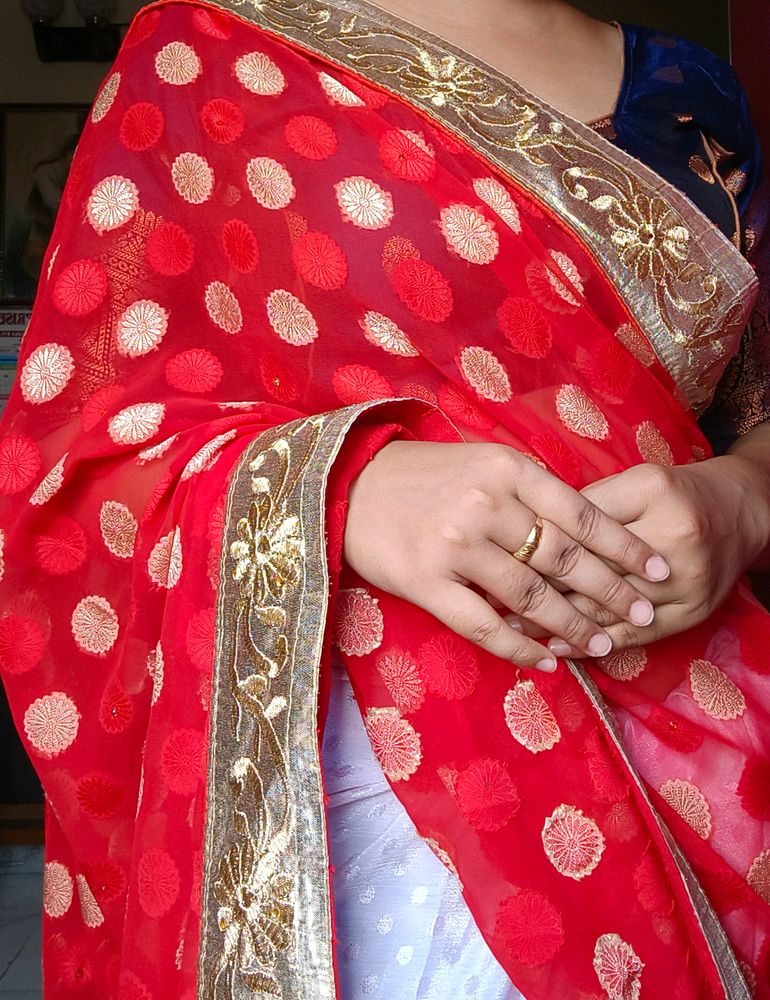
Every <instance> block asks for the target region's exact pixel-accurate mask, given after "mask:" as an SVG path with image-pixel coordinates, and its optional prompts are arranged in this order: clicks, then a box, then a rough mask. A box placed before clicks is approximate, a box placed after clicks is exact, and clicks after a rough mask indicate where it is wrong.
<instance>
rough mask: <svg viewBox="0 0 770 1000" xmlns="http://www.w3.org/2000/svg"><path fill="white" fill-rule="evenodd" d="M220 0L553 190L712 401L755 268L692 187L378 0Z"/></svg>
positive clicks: (564, 214)
mask: <svg viewBox="0 0 770 1000" xmlns="http://www.w3.org/2000/svg"><path fill="white" fill-rule="evenodd" d="M211 2H212V3H213V5H214V6H217V7H219V8H223V9H225V10H229V11H230V12H232V13H234V14H237V15H239V16H240V17H241V18H243V19H245V20H248V21H250V22H251V23H253V24H257V25H258V26H259V27H261V28H263V29H265V30H267V31H270V32H272V33H274V34H277V35H279V36H280V37H282V38H286V39H289V40H291V41H293V42H296V43H298V44H299V45H301V46H303V47H304V48H306V49H307V50H309V51H311V52H314V53H315V54H317V55H320V56H322V57H324V58H325V59H328V60H331V61H332V62H335V63H337V64H338V65H340V66H342V67H344V68H346V69H347V70H349V71H353V72H356V73H358V74H360V75H361V76H363V77H364V78H366V79H368V80H369V81H371V82H373V83H376V84H379V85H381V86H384V87H386V88H388V89H389V90H391V91H392V92H394V93H396V94H398V95H399V96H401V97H402V98H404V99H405V100H407V101H409V102H411V103H412V104H413V105H415V106H416V107H417V108H419V109H421V110H422V111H423V112H425V113H426V114H427V115H429V116H430V117H431V118H433V119H435V120H437V121H439V122H441V123H442V124H443V125H445V126H446V127H448V128H449V129H451V130H452V131H453V132H454V133H455V134H456V135H457V136H458V137H460V138H462V139H464V140H465V141H466V142H467V143H469V144H470V145H471V146H472V147H473V148H474V149H476V151H477V152H479V153H480V154H482V155H483V156H485V157H486V158H487V159H488V160H490V161H492V162H493V163H494V164H496V165H497V166H498V167H499V168H500V169H501V170H503V171H504V172H505V173H506V174H507V175H508V176H509V177H510V178H511V179H512V180H513V181H514V182H516V183H517V184H519V185H521V186H522V187H523V188H525V189H526V190H527V191H529V192H530V193H531V194H532V195H534V196H535V197H536V198H538V199H540V200H542V201H543V202H545V203H546V204H547V205H548V206H549V207H550V208H551V209H552V210H553V211H554V212H555V213H556V214H557V215H558V216H559V217H560V218H561V219H562V221H563V222H564V223H566V224H567V225H568V226H569V227H570V228H571V229H572V230H573V231H574V232H575V233H576V235H577V236H578V237H579V238H580V239H581V241H582V242H583V243H584V244H585V245H586V246H587V248H588V249H589V250H590V252H591V253H592V254H593V256H594V257H595V258H596V259H597V261H598V262H599V264H600V265H601V267H602V268H603V270H604V271H605V272H606V274H607V275H608V277H609V278H610V280H611V281H612V283H613V285H614V287H615V289H616V290H617V292H618V293H619V295H620V297H621V298H622V299H623V301H624V302H625V304H626V305H627V307H628V309H629V311H630V312H631V314H632V316H633V317H634V319H635V320H636V321H637V323H639V324H640V325H641V328H642V330H643V331H644V332H645V334H646V335H647V337H648V339H649V340H650V343H651V344H652V346H653V348H654V349H655V352H656V354H657V355H658V357H659V358H660V360H661V361H662V363H663V364H664V365H665V367H666V368H667V369H668V371H669V372H670V373H671V375H672V376H673V378H674V379H675V381H676V383H677V385H678V386H679V389H680V392H681V395H682V397H683V399H684V400H685V401H686V402H688V403H689V405H690V406H692V407H693V408H694V409H695V410H696V412H698V413H699V412H701V411H702V410H703V409H704V408H705V407H706V405H707V404H708V402H709V400H710V399H711V397H712V395H713V392H714V389H715V387H716V384H717V383H718V381H719V378H720V376H721V374H722V372H723V371H724V368H725V366H726V364H727V361H728V359H729V357H730V356H731V355H732V354H733V353H734V352H735V350H736V349H737V346H738V342H739V340H740V336H741V333H742V330H743V327H744V325H745V323H746V321H747V318H748V314H749V312H750V307H751V303H752V301H753V298H754V295H755V291H756V279H755V277H754V274H753V272H752V270H751V268H750V267H749V265H748V264H747V263H746V261H745V260H744V259H743V257H742V256H741V254H740V253H739V251H738V250H736V248H735V247H733V246H732V245H731V244H730V243H729V241H728V240H727V239H726V238H725V237H724V236H723V235H722V234H721V233H720V232H719V231H718V230H717V228H716V227H715V226H713V225H712V223H711V222H710V221H709V220H708V219H707V218H706V217H705V216H704V215H703V214H702V213H701V212H700V211H699V210H698V209H697V208H696V207H695V206H693V205H692V203H691V202H689V201H688V200H687V199H686V198H685V196H684V195H682V194H681V193H680V192H678V191H677V190H676V189H675V188H673V187H672V186H671V185H670V184H668V183H667V182H665V181H664V180H663V179H662V178H661V177H659V176H658V175H657V174H655V173H654V172H653V171H651V170H650V169H649V168H647V167H645V166H644V165H642V164H640V163H639V162H638V161H637V160H635V159H633V158H632V157H631V156H629V155H628V154H627V153H624V152H623V151H622V150H620V149H618V148H617V147H615V146H613V145H612V144H611V143H610V142H608V141H607V140H606V139H604V138H603V137H602V136H601V135H599V134H597V133H596V132H594V131H593V130H592V129H591V128H589V127H587V126H585V125H583V124H581V123H580V122H577V121H574V120H573V119H570V118H568V117H567V116H565V115H563V114H560V113H558V112H556V111H555V110H554V109H553V108H550V107H549V106H548V105H546V104H545V103H544V102H542V101H540V100H539V99H538V98H536V97H534V96H533V95H531V94H529V93H527V92H526V91H525V90H524V89H523V88H522V87H521V86H519V84H517V83H515V82H514V81H513V80H511V79H509V78H508V77H506V76H504V75H503V74H501V73H499V72H497V71H496V70H494V69H492V68H490V67H489V66H487V65H485V64H484V63H483V62H481V61H480V60H478V59H475V58H474V57H472V56H469V55H468V54H467V53H464V52H462V51H461V50H459V49H457V48H456V47H454V46H452V45H450V44H449V43H448V42H445V41H443V40H441V39H438V38H436V37H435V36H432V35H430V34H429V33H428V32H425V31H422V30H420V29H418V28H415V27H414V26H412V25H409V24H408V23H406V22H405V21H402V20H401V19H399V18H396V17H394V16H393V15H391V14H389V13H386V12H385V11H382V10H381V9H380V8H378V7H375V6H374V5H373V4H370V3H368V2H366V0H334V2H324V3H313V2H303V0H211Z"/></svg>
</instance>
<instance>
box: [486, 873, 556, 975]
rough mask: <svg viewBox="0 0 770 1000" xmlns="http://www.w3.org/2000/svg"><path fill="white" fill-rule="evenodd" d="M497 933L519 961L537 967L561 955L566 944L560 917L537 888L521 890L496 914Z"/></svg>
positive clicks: (513, 956)
mask: <svg viewBox="0 0 770 1000" xmlns="http://www.w3.org/2000/svg"><path fill="white" fill-rule="evenodd" d="M495 934H496V935H499V936H500V937H501V938H502V940H503V943H504V944H505V948H506V950H507V951H508V952H509V953H510V955H511V957H512V958H513V959H514V961H516V962H521V963H522V965H528V966H530V967H532V968H536V967H537V966H540V965H545V964H546V962H550V961H551V959H552V958H555V956H556V955H557V954H558V952H559V949H560V948H561V946H562V945H563V944H564V926H563V924H562V919H561V914H560V913H559V911H558V910H557V909H556V907H555V906H554V905H553V903H552V902H551V901H550V899H548V897H547V896H544V895H543V894H542V893H541V892H537V890H535V889H519V890H518V891H517V892H516V893H515V894H514V895H513V896H509V897H508V898H507V899H504V900H503V902H502V903H501V904H500V909H499V910H498V911H497V920H496V922H495Z"/></svg>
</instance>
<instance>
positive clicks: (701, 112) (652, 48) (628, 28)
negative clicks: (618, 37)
mask: <svg viewBox="0 0 770 1000" xmlns="http://www.w3.org/2000/svg"><path fill="white" fill-rule="evenodd" d="M621 27H622V29H623V33H624V35H625V41H626V46H625V52H626V92H625V101H624V110H625V111H626V113H627V114H629V115H632V116H634V117H635V118H645V117H651V118H656V117H659V116H660V115H661V114H664V115H670V116H673V117H674V118H675V119H676V120H677V121H678V122H679V123H681V127H682V128H684V129H688V128H695V129H698V130H700V131H701V132H703V133H704V134H705V135H707V136H708V137H709V138H710V139H711V140H713V142H714V143H715V144H716V145H717V146H718V147H719V150H721V154H723V155H724V156H728V155H729V156H731V157H735V158H736V159H737V164H741V165H744V166H743V169H744V170H746V169H747V168H748V169H749V172H752V171H754V170H756V169H757V168H758V162H759V143H758V141H757V137H756V134H755V132H754V129H753V127H752V124H751V116H750V113H749V108H748V103H747V100H746V95H745V93H744V90H743V87H742V86H741V83H740V80H739V79H738V76H737V74H736V72H735V70H734V69H733V67H732V66H731V65H730V63H729V62H728V61H727V60H726V59H723V58H722V57H721V56H718V55H717V54H716V53H715V52H712V51H711V50H710V49H707V48H706V47H705V46H703V45H699V44H697V43H696V42H691V41H689V40H688V39H686V38H682V37H680V36H679V35H673V34H669V33H667V32H662V31H656V30H655V29H653V28H646V27H640V26H639V25H633V24H622V25H621ZM737 164H735V165H737Z"/></svg>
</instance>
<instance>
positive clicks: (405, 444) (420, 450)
mask: <svg viewBox="0 0 770 1000" xmlns="http://www.w3.org/2000/svg"><path fill="white" fill-rule="evenodd" d="M535 514H538V515H540V517H541V518H542V519H543V522H544V524H543V533H542V540H541V543H540V545H539V547H538V549H537V551H536V553H535V554H534V556H533V557H532V560H531V562H530V563H529V564H528V565H524V563H522V562H520V561H518V560H517V559H515V558H514V557H513V556H512V555H511V553H513V552H515V551H516V550H517V549H519V548H520V546H521V545H522V543H523V542H524V540H525V539H526V538H527V535H528V533H529V531H530V530H531V528H532V526H533V524H534V520H535ZM344 554H345V559H346V561H347V563H348V565H349V566H350V567H351V568H352V569H353V570H355V571H356V572H357V573H358V574H359V575H360V576H361V577H363V578H364V579H365V580H367V581H368V582H369V583H371V584H373V585H374V586H377V587H379V588H381V589H383V590H386V591H388V592H389V593H392V594H396V595H397V596H399V597H403V598H405V599H406V600H408V601H411V602H412V603H413V604H416V605H418V606H420V607H422V608H424V609H425V610H426V611H428V612H430V613H431V614H433V615H434V616H435V617H436V618H438V619H439V620H440V621H442V622H444V624H446V625H448V626H449V627H450V628H451V629H453V630H454V631H455V632H457V633H458V634H460V635H462V636H464V637H465V638H467V639H470V640H471V641H472V642H475V643H477V644H478V645H479V646H481V647H482V648H483V649H486V650H487V651H488V652H491V653H493V654H495V655H496V656H500V657H503V658H505V659H509V660H512V661H513V662H515V663H516V664H518V665H520V666H525V667H526V666H529V667H532V666H534V667H537V668H538V669H541V670H553V669H555V667H556V659H555V657H554V656H553V655H552V654H550V653H548V651H547V650H545V649H544V648H543V647H542V646H541V645H540V644H539V643H537V642H535V641H533V640H532V639H530V638H527V637H526V636H524V635H523V634H521V632H520V631H517V630H516V628H515V627H512V626H511V625H509V624H508V623H507V622H506V621H505V620H504V619H503V618H502V617H501V616H500V615H499V614H498V613H497V611H496V610H495V609H494V608H493V607H491V606H490V604H489V603H488V602H487V601H486V600H485V599H484V598H483V597H482V596H481V593H478V592H477V590H476V589H474V588H480V589H481V591H482V592H486V593H488V594H489V595H491V597H492V598H496V599H497V600H498V601H500V602H501V603H502V604H504V605H505V606H506V607H507V608H510V609H511V610H513V611H516V612H517V613H518V614H520V615H522V616H525V617H527V618H528V619H530V620H531V621H532V622H534V623H535V624H536V625H538V626H540V627H541V628H542V629H544V630H546V631H547V634H548V635H559V636H565V637H566V638H567V639H568V641H569V642H570V644H571V645H572V646H574V648H576V649H579V650H581V654H586V655H591V656H604V655H606V654H607V653H609V652H610V649H611V641H610V638H609V636H608V635H607V633H606V632H604V631H603V630H602V629H600V628H598V627H597V625H596V623H595V622H594V621H593V620H592V619H591V618H590V617H587V616H586V615H584V614H582V613H581V612H580V611H579V610H578V609H577V608H575V607H574V606H573V605H572V604H571V603H570V602H569V601H568V600H567V599H566V598H565V597H563V596H562V594H560V593H559V592H558V590H557V589H556V587H554V586H552V585H551V584H550V583H549V582H547V580H546V577H548V578H550V579H552V580H554V581H558V584H557V586H558V587H560V588H561V589H564V590H573V591H579V592H580V593H583V594H586V595H588V596H589V597H590V598H592V599H593V600H595V601H596V602H598V603H599V604H601V605H602V606H603V607H607V608H609V609H611V611H612V613H613V614H614V615H615V616H616V617H617V618H618V619H621V620H627V621H633V622H636V624H637V625H638V626H640V627H643V626H645V625H646V624H649V622H650V621H651V620H652V617H653V607H652V604H651V603H650V601H649V600H648V599H647V598H645V597H642V596H641V594H640V590H639V589H638V588H637V587H636V586H635V585H634V584H632V583H629V582H628V581H627V580H625V579H624V578H623V577H624V574H633V575H634V576H636V577H637V578H640V579H646V580H648V581H650V580H655V579H657V580H660V579H664V578H665V577H666V576H667V575H668V567H667V566H666V564H665V562H664V561H663V560H662V559H661V558H660V556H659V555H657V551H656V549H654V548H653V547H652V546H651V545H650V544H648V543H647V542H645V541H642V540H641V539H639V538H638V537H636V535H634V534H632V533H631V532H630V531H628V530H627V529H626V528H624V527H622V526H621V525H620V524H619V523H618V522H617V520H614V519H613V518H611V517H607V516H605V515H604V514H602V513H601V511H600V510H599V509H598V508H597V507H596V506H595V505H594V504H593V503H591V502H590V501H589V500H588V499H586V498H585V497H583V496H581V495H580V494H579V493H578V492H576V491H575V490H573V489H572V488H571V487H569V486H567V485H566V484H564V483H562V482H561V481H560V480H559V479H557V478H556V477H555V476H552V475H551V474H550V473H548V472H546V471H545V470H543V469H541V468H540V467H539V466H538V465H536V464H535V463H534V462H531V461H530V460H529V459H527V458H526V457H524V456H523V455H520V454H519V453H518V452H517V451H515V450H514V449H512V448H509V447H506V446H505V445H498V444H465V443H458V444H437V443H430V442H420V441H393V442H391V443H390V444H388V445H386V446H385V447H384V448H383V449H381V450H380V451H379V452H378V453H377V455H376V456H375V457H374V459H373V460H372V461H371V462H369V463H368V465H367V466H366V467H365V468H364V470H363V471H362V473H361V474H360V476H359V477H358V478H357V479H356V481H355V482H354V484H353V487H352V489H351V491H350V497H349V508H348V519H347V527H346V531H345V553H344ZM608 563H611V564H613V566H615V567H617V569H615V568H611V567H610V565H608ZM652 593H654V588H653V590H652Z"/></svg>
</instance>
